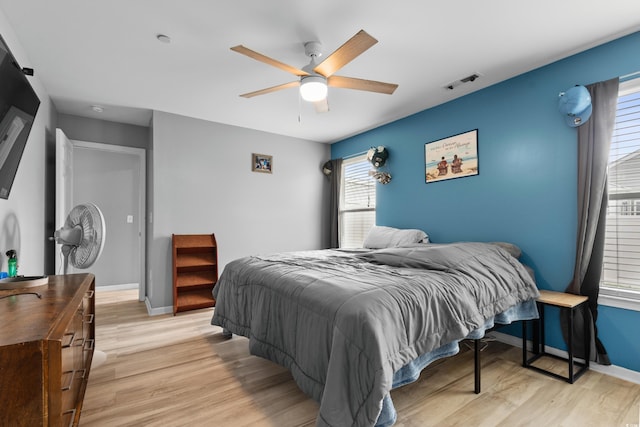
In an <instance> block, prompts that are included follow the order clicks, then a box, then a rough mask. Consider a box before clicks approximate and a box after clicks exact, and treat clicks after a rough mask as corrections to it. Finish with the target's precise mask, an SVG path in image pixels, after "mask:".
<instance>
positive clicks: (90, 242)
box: [53, 203, 106, 274]
mask: <svg viewBox="0 0 640 427" xmlns="http://www.w3.org/2000/svg"><path fill="white" fill-rule="evenodd" d="M105 229H106V227H105V223H104V216H103V215H102V212H101V211H100V209H99V208H98V207H97V206H96V205H94V204H93V203H84V204H81V205H77V206H76V207H74V208H73V209H72V210H71V212H69V215H67V219H66V221H65V222H64V225H63V226H62V228H60V229H59V230H56V232H55V233H54V235H53V236H54V239H55V241H56V243H59V244H61V245H62V255H63V257H64V270H63V272H64V274H67V269H68V268H69V262H71V265H73V266H74V267H76V268H82V269H84V268H89V267H91V266H92V265H93V263H94V262H95V261H96V260H97V259H98V257H100V254H101V253H102V249H103V248H104V235H105Z"/></svg>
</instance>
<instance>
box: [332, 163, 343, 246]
mask: <svg viewBox="0 0 640 427" xmlns="http://www.w3.org/2000/svg"><path fill="white" fill-rule="evenodd" d="M331 166H332V167H333V172H331V175H329V179H330V181H331V184H330V185H331V190H330V192H331V193H330V196H329V209H330V211H329V221H330V226H329V232H330V233H331V235H330V238H329V247H330V248H339V247H340V240H339V231H338V230H339V228H338V209H339V208H340V182H341V181H342V159H334V160H331Z"/></svg>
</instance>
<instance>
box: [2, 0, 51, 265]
mask: <svg viewBox="0 0 640 427" xmlns="http://www.w3.org/2000/svg"><path fill="white" fill-rule="evenodd" d="M0 34H2V37H3V38H4V40H5V42H6V43H7V45H8V46H9V49H11V51H12V53H13V55H14V56H15V57H16V59H17V61H18V63H19V64H20V66H22V67H29V66H33V64H31V63H30V61H29V58H28V57H27V56H26V54H25V52H24V50H23V48H22V46H20V43H19V41H18V39H17V38H16V35H15V33H14V31H13V28H11V25H10V24H9V23H8V21H7V19H6V16H5V15H4V12H2V11H1V10H0ZM37 76H38V69H37V68H36V69H35V76H33V77H29V81H30V83H31V85H32V86H33V88H34V89H35V91H36V93H37V94H38V97H39V98H40V108H39V109H38V113H37V115H36V118H35V122H34V124H33V127H32V129H31V134H30V135H29V140H28V141H27V144H26V146H25V150H24V154H23V156H22V160H21V161H20V165H19V166H18V171H17V174H16V177H15V181H14V182H13V187H12V189H11V193H10V195H9V199H8V200H4V199H0V260H1V267H0V269H1V270H2V271H6V269H7V259H6V256H4V253H5V252H6V250H7V249H16V250H17V251H18V264H19V270H18V274H23V275H41V274H45V273H52V271H49V272H47V271H45V269H46V267H45V247H47V246H49V247H52V244H50V243H48V241H47V240H46V238H47V235H46V234H47V233H46V232H45V227H46V226H47V227H48V226H49V225H47V224H46V223H45V221H46V220H48V219H49V218H48V217H45V211H46V210H47V209H51V208H50V207H49V208H46V207H45V204H46V203H48V202H46V200H47V199H49V196H50V194H48V192H46V191H45V188H48V185H47V184H46V176H47V174H46V173H45V171H48V170H49V168H50V165H48V164H47V156H48V155H50V151H48V150H50V148H51V144H52V142H55V137H54V134H55V132H54V130H55V115H56V112H55V107H54V106H53V104H52V103H51V102H50V100H49V95H48V94H47V92H46V91H45V89H44V87H43V86H42V84H41V83H40V81H39V80H38V77H37ZM0 84H2V82H0ZM48 147H49V148H48ZM49 200H50V199H49Z"/></svg>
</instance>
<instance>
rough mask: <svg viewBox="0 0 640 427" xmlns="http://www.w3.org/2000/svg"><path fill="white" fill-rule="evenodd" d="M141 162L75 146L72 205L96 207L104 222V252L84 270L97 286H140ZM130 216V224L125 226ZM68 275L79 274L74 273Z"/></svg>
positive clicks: (129, 156)
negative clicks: (93, 275) (94, 277)
mask: <svg viewBox="0 0 640 427" xmlns="http://www.w3.org/2000/svg"><path fill="white" fill-rule="evenodd" d="M140 174H141V169H140V158H139V157H138V156H137V155H135V154H132V153H128V152H111V151H105V150H102V149H94V148H84V147H81V146H76V147H75V148H74V150H73V175H74V185H73V204H74V205H78V204H80V203H87V202H90V203H95V204H96V205H97V206H98V207H99V208H100V210H101V211H102V214H103V215H104V220H105V228H106V233H105V240H104V249H103V251H102V254H101V255H100V258H99V259H98V260H96V262H95V263H94V264H93V265H92V266H91V267H90V268H88V269H87V271H89V272H91V273H93V274H95V276H96V286H105V285H120V284H128V283H139V282H140V250H141V247H140V245H142V244H144V242H141V241H140V236H139V235H138V229H139V226H140V225H141V223H140V221H144V209H143V210H142V211H141V212H138V211H139V205H140V197H141V196H142V195H141V194H140V191H139V180H140ZM128 215H131V216H132V220H133V222H131V223H128V222H127V216H128ZM69 272H70V273H71V272H77V273H82V272H83V270H80V269H74V268H72V266H70V268H69Z"/></svg>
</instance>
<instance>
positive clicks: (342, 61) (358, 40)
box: [313, 30, 378, 77]
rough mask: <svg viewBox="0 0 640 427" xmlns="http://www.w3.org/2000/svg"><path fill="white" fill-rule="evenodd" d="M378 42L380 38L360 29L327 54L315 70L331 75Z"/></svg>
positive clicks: (324, 74)
mask: <svg viewBox="0 0 640 427" xmlns="http://www.w3.org/2000/svg"><path fill="white" fill-rule="evenodd" d="M376 43H378V40H376V39H374V38H373V37H371V36H370V35H369V34H367V33H366V32H365V31H364V30H360V31H358V32H357V33H356V35H355V36H353V37H351V38H350V39H349V40H347V42H346V43H345V44H343V45H342V46H340V47H339V48H338V49H336V51H335V52H333V53H332V54H331V55H329V56H327V58H326V59H325V60H324V61H322V62H321V63H320V64H318V65H317V66H316V67H315V68H314V69H313V71H315V72H316V73H318V74H321V75H323V76H325V77H329V76H330V75H332V74H333V73H335V72H336V71H338V70H339V69H340V68H342V67H344V66H345V65H347V64H348V63H349V62H351V61H353V60H354V59H355V58H356V57H357V56H359V55H360V54H362V53H363V52H364V51H366V50H367V49H369V48H370V47H371V46H373V45H374V44H376Z"/></svg>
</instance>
